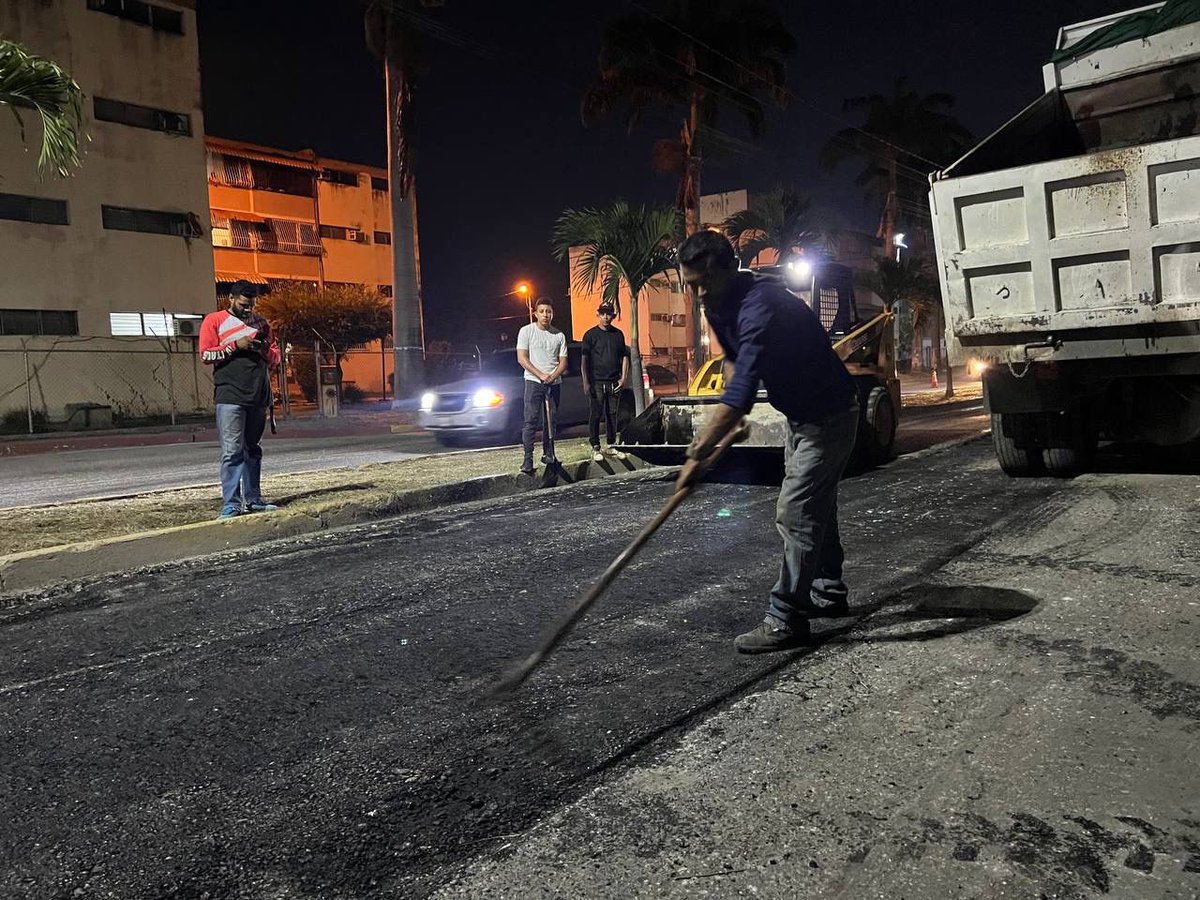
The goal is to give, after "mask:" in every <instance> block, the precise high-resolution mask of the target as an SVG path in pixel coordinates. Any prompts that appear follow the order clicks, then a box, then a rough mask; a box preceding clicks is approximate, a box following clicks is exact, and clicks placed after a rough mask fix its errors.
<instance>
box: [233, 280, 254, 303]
mask: <svg viewBox="0 0 1200 900" xmlns="http://www.w3.org/2000/svg"><path fill="white" fill-rule="evenodd" d="M257 296H258V285H256V284H254V283H253V282H250V281H247V280H246V279H244V278H239V279H238V280H237V281H235V282H234V283H233V284H231V285H230V286H229V297H230V299H233V298H234V297H257Z"/></svg>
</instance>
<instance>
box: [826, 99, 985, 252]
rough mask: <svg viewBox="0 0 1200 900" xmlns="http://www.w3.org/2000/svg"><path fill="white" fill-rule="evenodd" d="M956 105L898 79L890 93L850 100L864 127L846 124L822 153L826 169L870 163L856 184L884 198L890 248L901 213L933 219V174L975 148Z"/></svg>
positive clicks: (848, 108)
mask: <svg viewBox="0 0 1200 900" xmlns="http://www.w3.org/2000/svg"><path fill="white" fill-rule="evenodd" d="M953 106H954V97H952V96H951V95H950V94H943V93H934V94H924V95H922V94H918V93H917V92H916V91H914V90H913V89H912V88H910V87H909V85H908V80H907V79H906V78H898V79H896V83H895V85H893V87H892V93H891V95H890V96H885V95H883V94H871V95H869V96H865V97H851V98H849V99H848V100H846V101H845V102H844V104H843V108H844V109H845V110H846V111H847V112H857V113H862V114H863V124H862V127H861V128H843V129H842V130H841V131H839V132H837V134H835V135H834V136H833V137H832V138H830V140H829V142H828V143H827V144H826V145H825V147H824V149H823V150H822V151H821V157H820V165H821V168H822V169H824V170H825V171H826V172H833V171H835V170H836V169H837V168H838V167H839V166H840V165H841V164H842V163H844V162H848V161H851V160H858V161H865V166H864V168H863V170H862V171H861V172H860V173H859V175H858V177H857V179H856V183H857V184H859V185H860V186H861V187H863V188H864V189H865V190H866V191H867V193H868V195H869V196H870V197H872V198H874V199H882V200H883V201H884V213H883V225H882V229H881V230H882V237H883V238H884V242H885V243H884V247H885V249H886V250H888V251H889V252H890V250H891V247H892V241H893V237H894V235H895V233H896V224H897V220H898V213H899V212H900V211H904V212H908V213H910V214H912V215H915V216H917V217H920V218H922V219H925V220H928V218H929V211H928V190H929V187H928V183H927V176H928V174H929V173H930V172H932V171H933V170H934V169H937V168H939V167H941V166H945V165H948V164H949V163H951V162H953V161H954V160H955V159H957V158H958V157H959V156H960V155H961V154H962V153H964V152H965V151H966V150H967V149H968V148H969V147H970V146H971V143H972V137H971V133H970V132H969V131H968V130H967V129H966V127H965V126H964V125H963V124H962V123H961V122H959V121H958V119H956V118H955V117H954V116H953V115H952V113H951V111H950V110H951V108H952V107H953Z"/></svg>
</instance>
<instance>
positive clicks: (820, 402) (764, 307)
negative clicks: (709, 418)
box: [704, 272, 854, 424]
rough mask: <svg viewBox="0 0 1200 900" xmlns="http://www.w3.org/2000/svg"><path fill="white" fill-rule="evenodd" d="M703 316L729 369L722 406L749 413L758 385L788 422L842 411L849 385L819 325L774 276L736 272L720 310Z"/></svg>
mask: <svg viewBox="0 0 1200 900" xmlns="http://www.w3.org/2000/svg"><path fill="white" fill-rule="evenodd" d="M704 314H705V317H706V318H707V319H708V323H709V325H711V326H712V330H713V332H714V333H715V334H716V336H717V340H719V341H720V342H721V346H722V347H723V348H724V350H725V355H726V356H727V357H728V358H729V359H730V360H731V361H732V362H733V364H734V367H735V372H734V376H733V379H732V380H731V381H730V382H729V383H728V384H726V385H725V394H724V396H722V397H721V402H723V403H727V404H729V405H730V406H732V407H735V408H736V409H743V410H749V409H750V408H751V407H752V406H754V397H755V394H757V393H758V384H759V382H760V381H761V382H762V384H763V387H765V388H766V389H767V402H769V403H770V404H771V405H772V406H773V407H775V408H776V409H777V410H779V411H780V412H781V413H783V414H784V415H785V416H787V417H788V418H789V419H791V420H792V421H793V422H797V423H800V424H805V423H808V422H819V421H821V420H822V419H825V418H828V417H829V416H831V415H833V414H834V413H839V412H844V411H845V410H846V409H848V408H849V406H850V403H851V400H852V398H853V397H854V382H853V380H851V378H850V373H849V372H847V371H846V367H845V365H843V364H842V361H841V360H840V359H838V356H837V354H836V353H834V352H833V346H832V344H831V343H830V341H829V335H828V334H827V333H826V331H825V329H824V327H823V326H822V325H821V320H820V319H818V318H817V315H816V313H814V312H813V311H812V310H811V309H810V308H809V306H808V304H807V303H805V302H804V301H803V300H801V299H799V298H798V297H796V296H794V295H792V294H790V293H788V290H787V288H785V287H784V286H783V282H782V281H780V280H779V279H778V278H777V277H775V276H772V275H755V274H754V273H752V272H739V273H738V275H737V278H736V280H735V281H734V283H733V284H732V285H731V286H730V289H729V296H728V297H726V298H724V299H723V300H722V302H721V305H720V307H719V308H716V307H715V306H714V307H710V306H709V305H707V304H706V305H705V307H704Z"/></svg>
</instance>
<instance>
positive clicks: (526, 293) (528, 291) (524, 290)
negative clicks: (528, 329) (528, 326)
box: [513, 281, 533, 322]
mask: <svg viewBox="0 0 1200 900" xmlns="http://www.w3.org/2000/svg"><path fill="white" fill-rule="evenodd" d="M513 293H514V294H520V295H521V296H522V297H524V298H525V305H526V306H528V307H529V321H530V322H532V321H533V288H531V287H530V286H529V284H528V282H524V281H522V282H521V283H520V284H518V285H517V287H516V289H515V290H514V291H513Z"/></svg>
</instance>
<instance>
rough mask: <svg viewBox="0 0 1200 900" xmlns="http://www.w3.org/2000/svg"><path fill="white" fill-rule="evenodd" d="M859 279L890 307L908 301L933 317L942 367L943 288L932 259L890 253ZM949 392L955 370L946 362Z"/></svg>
mask: <svg viewBox="0 0 1200 900" xmlns="http://www.w3.org/2000/svg"><path fill="white" fill-rule="evenodd" d="M857 281H858V283H859V284H860V285H861V286H862V287H865V288H867V289H868V290H871V291H874V292H875V293H876V294H878V295H879V298H880V299H881V300H883V302H884V305H885V306H887V308H888V309H892V308H894V307H896V306H898V305H899V304H901V303H906V304H908V307H909V309H911V310H912V311H913V313H914V317H915V316H922V315H924V316H932V317H933V333H934V342H933V367H934V370H935V371H936V370H937V369H938V368H940V367H941V361H942V360H941V356H942V353H941V347H942V340H941V335H942V327H943V319H942V315H943V314H942V291H941V286H940V285H939V284H938V279H937V275H936V274H935V271H934V269H933V267H932V266H931V265H930V264H929V262H928V261H927V260H925V259H923V258H921V257H919V256H907V257H904V258H903V259H902V260H900V261H897V260H894V259H892V258H891V257H890V256H887V257H879V258H877V259H876V260H875V271H874V272H867V273H866V274H864V275H860V276H859V277H858V279H857ZM946 396H947V397H953V396H954V370H953V369H952V368H951V367H950V365H949V363H948V362H947V364H946Z"/></svg>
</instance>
